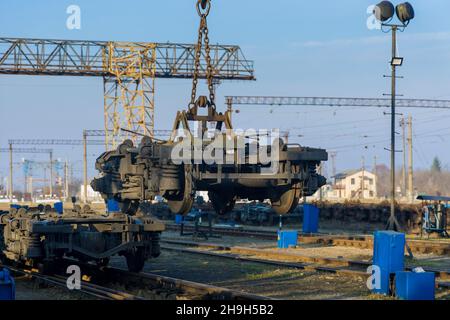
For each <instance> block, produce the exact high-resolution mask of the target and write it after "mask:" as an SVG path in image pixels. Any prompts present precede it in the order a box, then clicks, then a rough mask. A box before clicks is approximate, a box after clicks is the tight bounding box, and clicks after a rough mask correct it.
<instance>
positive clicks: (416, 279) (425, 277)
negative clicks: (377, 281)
mask: <svg viewBox="0 0 450 320" xmlns="http://www.w3.org/2000/svg"><path fill="white" fill-rule="evenodd" d="M434 288H435V274H434V272H406V271H400V272H396V273H395V294H396V296H397V298H399V299H401V300H434V295H435V291H434V290H435V289H434Z"/></svg>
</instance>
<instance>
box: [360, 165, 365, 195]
mask: <svg viewBox="0 0 450 320" xmlns="http://www.w3.org/2000/svg"><path fill="white" fill-rule="evenodd" d="M364 166H365V164H364V156H362V157H361V193H360V199H361V200H362V199H364Z"/></svg>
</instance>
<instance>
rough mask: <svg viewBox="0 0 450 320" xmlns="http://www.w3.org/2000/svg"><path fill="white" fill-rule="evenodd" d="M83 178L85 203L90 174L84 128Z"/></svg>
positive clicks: (85, 201)
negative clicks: (88, 172)
mask: <svg viewBox="0 0 450 320" xmlns="http://www.w3.org/2000/svg"><path fill="white" fill-rule="evenodd" d="M83 178H84V179H83V180H84V183H83V184H84V186H83V187H84V190H83V193H84V203H87V202H88V201H87V185H88V181H87V180H88V176H87V133H86V130H83Z"/></svg>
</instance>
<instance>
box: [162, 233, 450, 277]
mask: <svg viewBox="0 0 450 320" xmlns="http://www.w3.org/2000/svg"><path fill="white" fill-rule="evenodd" d="M160 242H161V243H167V244H172V245H179V246H188V247H197V248H204V249H214V250H218V251H227V252H228V253H227V254H223V253H217V252H208V251H199V250H195V249H185V248H180V247H174V246H164V245H162V246H161V248H162V249H165V250H172V251H179V252H185V253H191V254H198V255H205V256H212V257H218V258H226V259H233V260H237V261H244V262H254V263H260V264H266V265H273V266H278V267H285V268H294V269H304V270H314V271H323V272H332V273H336V274H354V275H363V274H364V275H367V272H366V271H367V267H369V266H370V265H371V264H372V263H371V262H369V261H359V260H348V259H335V258H322V257H310V256H304V255H297V254H289V253H284V252H279V251H277V252H270V251H269V252H267V251H266V252H265V251H264V250H261V249H256V248H246V247H228V246H223V245H215V244H209V243H207V244H203V243H198V242H189V241H177V240H161V241H160ZM232 252H235V254H233V253H232ZM241 254H244V255H245V254H246V255H263V256H268V257H278V258H289V259H295V260H297V261H300V263H299V262H292V261H280V260H276V259H262V258H254V257H246V256H242V255H241ZM414 268H415V266H410V267H407V268H406V269H407V270H412V269H414ZM424 269H425V271H428V272H434V273H435V275H436V277H437V278H440V279H442V280H450V271H448V270H439V269H435V268H424Z"/></svg>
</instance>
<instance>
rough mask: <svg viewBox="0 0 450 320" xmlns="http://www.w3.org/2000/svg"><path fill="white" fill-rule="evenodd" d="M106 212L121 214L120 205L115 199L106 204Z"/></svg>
mask: <svg viewBox="0 0 450 320" xmlns="http://www.w3.org/2000/svg"><path fill="white" fill-rule="evenodd" d="M106 210H107V211H108V212H120V206H119V203H118V202H117V201H116V200H114V199H109V200H108V201H107V203H106Z"/></svg>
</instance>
